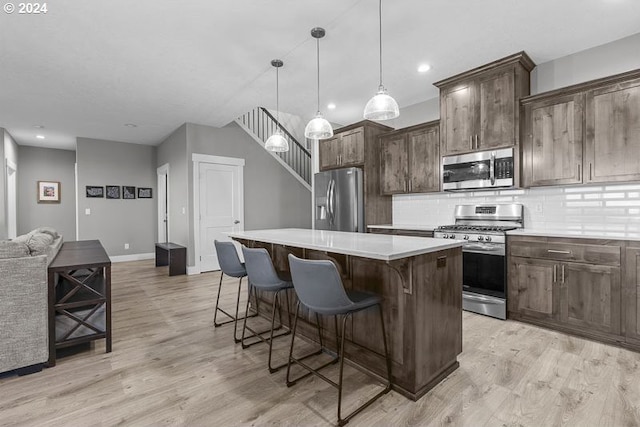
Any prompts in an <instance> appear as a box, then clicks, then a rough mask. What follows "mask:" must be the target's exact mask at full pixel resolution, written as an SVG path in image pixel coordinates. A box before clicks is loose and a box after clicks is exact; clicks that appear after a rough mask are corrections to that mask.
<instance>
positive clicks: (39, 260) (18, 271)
mask: <svg viewBox="0 0 640 427" xmlns="http://www.w3.org/2000/svg"><path fill="white" fill-rule="evenodd" d="M47 265H48V261H47V256H46V255H39V256H33V257H22V258H11V259H0V372H5V371H10V370H13V369H18V368H22V367H25V366H30V365H35V364H38V363H43V362H45V361H46V360H47V359H48V357H49V349H48V343H49V334H48V329H49V323H48V285H47Z"/></svg>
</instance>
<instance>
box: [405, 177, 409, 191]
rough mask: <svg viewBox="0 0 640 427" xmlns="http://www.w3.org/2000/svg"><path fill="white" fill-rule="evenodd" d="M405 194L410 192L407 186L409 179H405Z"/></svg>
mask: <svg viewBox="0 0 640 427" xmlns="http://www.w3.org/2000/svg"><path fill="white" fill-rule="evenodd" d="M404 192H405V193H407V192H408V185H407V179H406V178H405V180H404Z"/></svg>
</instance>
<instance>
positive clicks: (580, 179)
mask: <svg viewBox="0 0 640 427" xmlns="http://www.w3.org/2000/svg"><path fill="white" fill-rule="evenodd" d="M578 181H582V178H580V163H578Z"/></svg>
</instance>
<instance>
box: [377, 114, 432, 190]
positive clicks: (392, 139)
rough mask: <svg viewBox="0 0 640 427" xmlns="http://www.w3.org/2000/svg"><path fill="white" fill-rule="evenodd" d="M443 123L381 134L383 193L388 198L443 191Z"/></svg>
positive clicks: (381, 182)
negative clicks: (441, 141)
mask: <svg viewBox="0 0 640 427" xmlns="http://www.w3.org/2000/svg"><path fill="white" fill-rule="evenodd" d="M439 134H440V126H439V121H437V120H436V121H433V122H429V123H424V124H421V125H416V126H412V127H409V128H405V129H399V130H396V131H394V132H390V133H387V134H383V135H381V136H380V137H379V138H378V140H379V143H380V192H381V194H384V195H390V194H403V193H427V192H434V191H439V190H440V137H439Z"/></svg>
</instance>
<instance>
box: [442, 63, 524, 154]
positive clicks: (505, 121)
mask: <svg viewBox="0 0 640 427" xmlns="http://www.w3.org/2000/svg"><path fill="white" fill-rule="evenodd" d="M534 66H535V64H534V63H533V61H532V60H531V58H529V56H528V55H527V54H526V53H525V52H520V53H517V54H515V55H511V56H508V57H506V58H502V59H500V60H498V61H495V62H492V63H490V64H486V65H483V66H481V67H478V68H475V69H473V70H470V71H467V72H465V73H462V74H458V75H456V76H454V77H450V78H448V79H445V80H442V81H439V82H437V83H434V84H435V86H437V87H438V88H439V89H440V152H441V154H442V155H443V156H448V155H452V154H461V153H468V152H473V151H482V150H491V149H494V148H499V147H511V146H516V147H517V146H518V144H519V135H520V127H519V121H520V112H519V108H518V106H519V100H520V98H521V97H523V96H527V95H529V72H530V71H531V69H533V67H534Z"/></svg>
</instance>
